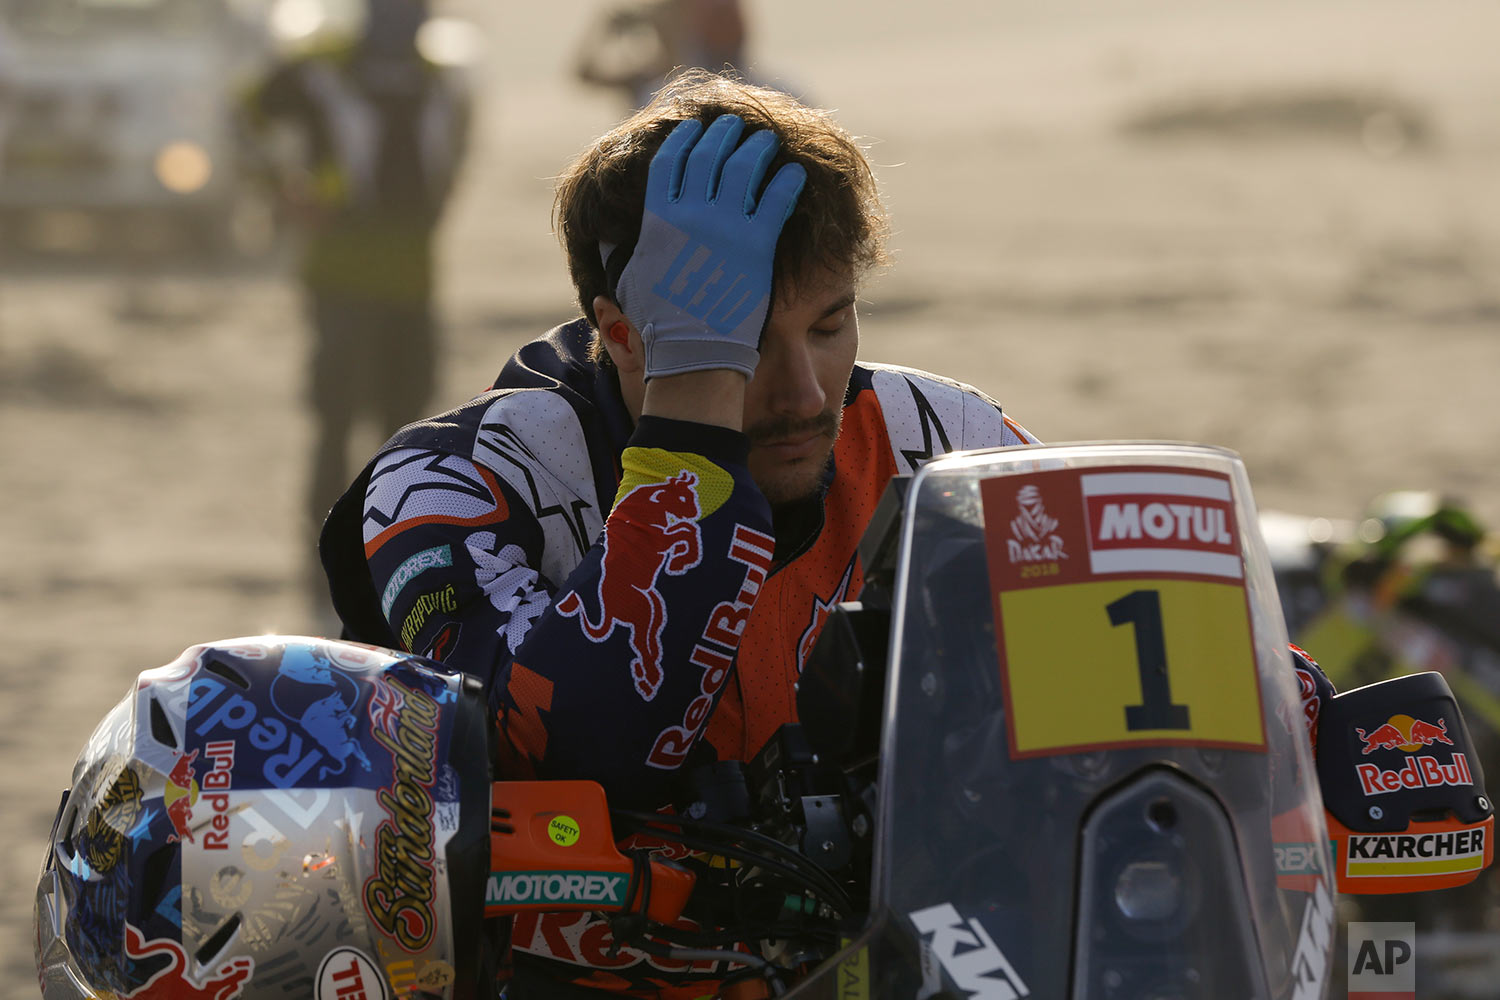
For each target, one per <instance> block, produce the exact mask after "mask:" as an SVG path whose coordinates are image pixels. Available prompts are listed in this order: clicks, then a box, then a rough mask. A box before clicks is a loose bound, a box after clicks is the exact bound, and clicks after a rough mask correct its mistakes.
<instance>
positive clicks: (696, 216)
mask: <svg viewBox="0 0 1500 1000" xmlns="http://www.w3.org/2000/svg"><path fill="white" fill-rule="evenodd" d="M744 130H745V123H744V122H743V121H741V120H740V119H739V117H737V116H735V115H720V116H719V117H718V118H717V119H715V120H714V123H713V124H712V125H710V126H709V127H708V129H707V130H706V131H705V130H704V128H703V123H702V122H700V121H697V120H696V119H689V120H688V121H685V122H682V123H681V124H679V125H678V126H677V127H676V128H675V129H673V130H672V134H671V135H669V136H667V138H666V141H665V142H663V143H662V145H661V149H659V150H658V151H657V153H656V156H655V157H653V158H652V160H651V169H650V172H649V173H648V174H647V177H646V205H645V211H644V213H643V214H642V216H641V236H640V239H639V240H638V241H637V242H636V245H635V251H634V253H632V254H631V257H630V262H629V263H628V264H626V265H625V270H624V271H623V272H622V273H621V275H620V281H619V284H618V285H617V287H616V296H617V298H618V300H619V304H620V308H621V309H622V310H623V311H624V313H625V315H626V317H627V318H628V319H629V320H630V322H631V323H633V324H634V325H635V328H636V329H637V330H639V331H640V334H641V341H642V343H643V344H644V345H645V350H646V378H648V379H651V378H657V377H660V376H662V375H678V374H681V373H683V372H691V371H703V370H707V369H718V368H730V369H733V370H735V371H738V372H742V373H744V375H745V376H746V377H747V378H748V377H749V376H751V375H753V374H754V373H755V365H756V362H758V361H759V360H760V350H759V347H760V335H761V331H762V330H763V329H764V328H765V325H766V316H767V314H768V313H769V312H770V306H771V262H772V258H773V257H774V255H775V253H776V240H777V238H778V237H779V236H780V235H781V227H782V226H783V225H784V224H785V223H786V220H787V218H788V216H790V215H791V214H792V208H793V206H795V205H796V204H797V196H798V195H799V194H800V193H801V192H802V185H803V183H804V182H805V181H806V180H807V172H806V171H805V170H803V169H802V166H801V165H800V164H796V163H788V164H786V165H785V166H783V167H782V168H781V169H780V170H778V171H777V172H776V176H775V177H773V178H772V179H771V183H770V184H769V185H767V186H766V191H765V194H764V195H762V196H761V198H760V202H759V204H757V203H756V201H755V192H756V190H757V189H758V188H759V187H760V184H761V181H762V180H764V179H765V176H766V171H767V170H769V169H770V166H771V160H772V159H773V158H774V157H775V156H776V150H777V147H778V146H780V141H779V140H778V139H777V138H776V134H775V133H774V132H772V131H770V130H769V129H762V130H760V131H758V132H754V133H752V134H751V135H750V137H749V138H748V139H746V140H745V141H744V142H743V143H741V142H740V141H739V139H740V135H741V133H743V132H744ZM700 133H701V134H702V138H701V139H700V138H699V134H700ZM736 146H738V147H739V148H737V149H736V148H735V147H736Z"/></svg>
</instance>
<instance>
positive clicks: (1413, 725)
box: [1354, 715, 1453, 754]
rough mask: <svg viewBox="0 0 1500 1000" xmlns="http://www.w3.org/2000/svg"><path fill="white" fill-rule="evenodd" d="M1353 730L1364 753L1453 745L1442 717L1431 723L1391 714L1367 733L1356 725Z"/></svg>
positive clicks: (1412, 751)
mask: <svg viewBox="0 0 1500 1000" xmlns="http://www.w3.org/2000/svg"><path fill="white" fill-rule="evenodd" d="M1354 732H1355V735H1357V736H1358V737H1359V738H1360V739H1361V740H1363V741H1364V744H1365V747H1364V751H1363V752H1364V753H1366V754H1370V753H1374V752H1375V751H1376V750H1405V751H1406V752H1407V753H1414V752H1416V751H1418V750H1420V749H1422V748H1423V747H1430V746H1432V744H1434V743H1446V744H1448V745H1449V746H1450V747H1451V746H1452V745H1453V741H1452V740H1450V739H1449V738H1448V723H1447V721H1446V720H1444V719H1438V721H1437V725H1433V724H1432V723H1430V722H1424V721H1422V720H1421V719H1413V718H1412V717H1411V716H1409V715H1393V716H1391V717H1390V718H1389V719H1387V720H1386V721H1385V724H1384V725H1381V726H1378V727H1376V728H1375V729H1373V730H1371V731H1370V732H1368V733H1367V732H1365V731H1364V730H1363V729H1360V728H1359V727H1357V726H1356V727H1355V729H1354Z"/></svg>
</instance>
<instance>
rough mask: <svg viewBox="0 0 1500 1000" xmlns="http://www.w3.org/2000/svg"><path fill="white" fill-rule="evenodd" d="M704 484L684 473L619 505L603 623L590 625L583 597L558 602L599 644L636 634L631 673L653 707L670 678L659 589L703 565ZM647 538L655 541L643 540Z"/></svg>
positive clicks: (608, 540) (608, 537)
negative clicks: (666, 579) (618, 631)
mask: <svg viewBox="0 0 1500 1000" xmlns="http://www.w3.org/2000/svg"><path fill="white" fill-rule="evenodd" d="M697 485H698V477H697V475H696V474H694V473H692V472H688V471H686V470H684V471H683V472H680V473H678V474H677V475H675V476H673V477H672V478H670V479H668V480H666V481H665V482H660V483H645V484H643V485H641V486H637V487H636V488H635V489H633V490H631V491H630V492H629V493H627V494H625V496H624V497H622V498H621V499H620V501H619V503H617V504H615V507H614V510H612V511H610V515H609V524H608V527H607V530H606V531H605V533H604V556H603V561H602V564H601V566H600V569H599V618H598V620H597V621H594V620H592V619H590V617H589V614H588V609H586V608H585V607H584V606H583V600H582V599H581V598H580V597H579V596H578V592H577V591H569V592H568V594H567V595H565V596H564V597H563V599H562V600H561V601H559V602H558V603H557V610H558V611H559V612H560V613H561V614H564V615H570V616H575V617H577V618H578V622H579V624H580V625H581V626H582V628H583V634H584V635H586V636H588V637H589V639H590V640H592V641H594V642H604V641H605V640H606V639H608V638H609V637H610V636H611V635H613V634H614V631H615V628H616V627H619V628H623V629H625V630H626V631H628V632H629V633H630V648H631V650H632V651H633V652H634V653H635V656H634V658H633V659H632V660H631V662H630V673H631V677H632V679H633V680H634V682H635V690H636V693H637V694H639V695H640V696H641V698H642V699H644V700H646V701H650V700H651V699H653V698H655V697H656V692H657V691H658V690H660V689H661V682H662V678H663V674H662V669H661V637H662V632H663V631H664V630H665V629H666V626H667V602H666V600H665V599H664V598H663V597H662V596H661V592H660V591H658V590H657V589H656V583H657V580H658V578H659V577H660V576H661V574H663V573H667V574H668V575H671V576H681V575H682V574H684V573H686V572H687V571H688V570H690V569H692V568H693V567H695V566H697V565H698V562H699V560H700V559H701V558H702V552H703V535H702V532H701V531H700V529H699V527H698V518H699V516H700V514H701V508H700V507H699V505H698V493H697V491H696V489H695V487H696V486H697ZM642 532H645V533H646V534H647V536H648V537H647V538H644V539H643V538H641V533H642ZM625 538H629V542H628V543H623V539H625ZM648 553H649V554H650V555H647V554H648Z"/></svg>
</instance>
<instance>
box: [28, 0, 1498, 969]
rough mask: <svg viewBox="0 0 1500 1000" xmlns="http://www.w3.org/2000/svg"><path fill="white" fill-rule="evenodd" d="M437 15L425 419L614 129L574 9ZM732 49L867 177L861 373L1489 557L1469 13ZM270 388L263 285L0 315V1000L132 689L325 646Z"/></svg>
mask: <svg viewBox="0 0 1500 1000" xmlns="http://www.w3.org/2000/svg"><path fill="white" fill-rule="evenodd" d="M523 7H524V8H525V9H524V10H520V9H517V8H523ZM454 9H456V10H457V11H458V12H460V13H465V14H467V15H468V16H470V17H471V18H473V19H474V20H475V21H476V22H478V23H479V24H480V25H481V26H482V27H483V28H484V29H485V31H486V32H487V34H488V37H489V39H490V49H489V54H488V58H487V60H486V63H485V66H484V67H483V71H482V75H481V77H480V86H481V89H482V95H483V103H482V106H481V114H482V121H481V129H480V136H479V148H478V151H477V153H476V157H475V160H474V162H473V164H472V169H471V171H470V172H469V174H468V176H467V178H466V181H465V185H464V188H463V191H462V194H461V197H460V199H459V201H458V203H457V205H456V206H455V209H454V214H453V217H452V220H451V225H450V226H449V228H448V230H447V231H446V233H445V281H446V290H447V294H446V307H445V311H446V319H447V324H446V326H447V335H448V341H447V343H448V353H447V356H446V360H445V365H444V369H443V377H442V389H441V395H442V402H443V404H444V405H445V406H446V405H448V404H450V403H453V402H456V401H458V400H460V399H462V398H464V397H466V396H467V395H468V394H470V393H472V392H474V391H477V390H478V389H480V388H482V387H483V386H484V385H485V384H487V383H488V381H489V380H490V378H491V377H492V376H493V373H494V371H495V370H496V368H497V366H498V365H499V363H500V362H501V361H502V360H503V359H504V358H505V357H506V356H507V355H508V354H509V353H510V351H511V350H513V349H514V348H515V347H516V346H517V345H519V344H520V343H522V342H523V341H524V340H525V339H527V338H529V337H530V336H532V335H534V334H536V333H538V332H540V331H542V330H543V329H545V328H547V327H548V326H550V325H552V324H553V323H555V322H559V321H561V320H564V319H567V318H569V317H570V316H571V315H572V310H571V305H570V303H571V290H570V288H569V287H568V286H567V284H566V279H565V275H564V272H563V268H562V263H561V254H560V252H559V251H558V250H557V248H556V244H555V242H554V241H553V239H552V236H551V234H550V230H549V215H548V212H549V204H550V185H549V182H548V177H549V176H550V175H552V174H553V173H554V172H555V171H556V170H557V169H558V168H559V166H560V165H561V164H562V163H563V162H564V161H565V160H566V159H567V158H568V156H569V155H570V153H571V152H572V151H573V150H575V149H577V148H578V147H580V146H582V145H583V144H584V143H586V142H587V141H588V140H589V139H590V138H591V137H592V136H594V135H595V134H597V133H598V132H600V131H602V130H603V129H604V128H606V127H607V126H608V125H609V124H610V123H611V121H612V120H613V119H614V117H615V116H616V115H617V113H618V112H619V111H620V110H621V108H620V106H619V105H618V104H616V103H615V102H614V101H613V100H612V98H611V97H610V96H609V95H605V94H600V93H597V92H591V91H588V90H585V89H583V88H581V87H580V86H578V85H576V84H574V83H573V82H571V81H570V80H569V78H568V76H567V72H566V68H565V67H566V66H567V63H568V60H569V51H570V48H571V46H572V44H573V40H574V38H575V37H576V36H577V33H578V28H579V25H580V24H581V20H582V18H583V17H584V16H585V14H586V12H587V11H588V10H589V9H590V8H589V6H588V5H585V4H584V3H583V2H582V0H558V2H554V3H548V4H525V5H517V4H505V5H499V4H494V5H490V4H485V3H481V2H480V0H470V2H469V3H468V4H467V6H457V7H456V8H454ZM751 9H752V11H753V13H754V14H755V22H754V27H755V29H756V45H755V53H756V55H757V57H758V59H757V61H758V63H759V65H760V66H761V68H762V71H763V72H765V73H767V74H769V75H773V76H775V75H781V76H784V77H785V78H786V79H787V80H788V81H791V82H792V83H793V84H794V85H795V86H797V87H799V88H801V89H802V91H803V92H804V93H806V94H808V95H809V96H810V98H811V99H812V100H813V101H814V102H816V103H821V104H824V105H827V106H831V107H835V108H837V109H839V111H840V116H841V118H842V120H843V121H844V122H845V123H846V124H847V125H848V126H849V127H850V128H851V129H852V130H854V131H855V132H857V133H859V134H861V135H863V136H866V137H868V138H869V139H870V140H871V141H872V142H873V144H874V145H873V156H874V159H875V160H876V162H877V163H878V165H879V167H878V172H879V175H880V177H881V180H882V182H883V185H884V187H885V190H886V193H887V196H888V201H889V205H890V208H891V210H892V212H893V214H894V218H895V229H896V232H895V240H894V245H895V247H896V249H897V253H898V264H897V266H896V267H895V268H894V269H893V270H891V271H890V272H889V273H887V274H885V275H882V276H880V277H879V278H878V279H877V280H875V281H873V282H872V283H871V285H870V287H869V288H868V290H867V295H866V301H865V302H864V304H863V305H862V332H863V336H864V344H863V347H862V353H863V356H865V357H867V358H870V359H878V360H887V361H895V362H899V363H905V364H913V365H917V366H921V367H927V368H931V369H934V370H937V371H941V372H946V373H950V374H954V375H957V376H959V377H962V378H965V379H967V380H969V381H971V382H973V383H974V384H976V385H978V386H980V387H981V388H983V389H985V390H986V391H988V392H990V393H991V394H992V395H994V396H996V397H997V398H999V399H1001V400H1002V401H1003V402H1004V403H1005V405H1006V408H1007V410H1009V411H1010V412H1011V413H1013V414H1014V415H1015V416H1016V417H1017V418H1018V419H1020V420H1021V421H1022V422H1023V423H1025V424H1026V425H1027V426H1029V427H1030V428H1031V429H1032V430H1033V431H1034V432H1036V433H1037V434H1038V435H1040V436H1041V437H1043V438H1044V439H1046V440H1049V441H1064V440H1079V439H1096V438H1172V439H1181V440H1194V441H1203V442H1209V443H1214V444H1220V445H1226V446H1228V447H1231V448H1234V449H1236V450H1238V451H1239V452H1240V453H1241V454H1242V455H1243V456H1244V458H1245V461H1246V463H1247V465H1248V467H1249V470H1250V474H1251V478H1252V482H1253V483H1254V486H1255V490H1256V496H1257V499H1258V501H1259V503H1260V505H1261V506H1262V507H1276V508H1281V509H1285V510H1293V511H1299V512H1306V513H1319V514H1325V515H1329V516H1339V517H1343V516H1354V515H1355V514H1357V512H1358V511H1359V509H1360V507H1361V505H1362V504H1363V503H1364V502H1365V501H1366V500H1367V499H1368V498H1369V497H1371V496H1372V495H1373V494H1375V493H1376V492H1378V491H1381V490H1385V489H1392V488H1398V487H1414V486H1415V487H1430V488H1436V489H1441V490H1446V491H1451V492H1454V493H1457V494H1459V495H1462V496H1464V497H1466V498H1467V499H1468V500H1469V501H1470V502H1471V503H1472V505H1473V506H1474V508H1475V509H1476V510H1477V511H1478V512H1479V513H1480V514H1481V515H1482V516H1484V517H1485V518H1487V519H1488V521H1489V522H1490V523H1491V524H1500V463H1497V462H1496V461H1495V459H1496V457H1497V455H1500V419H1497V407H1496V403H1495V399H1494V395H1493V391H1492V390H1493V383H1494V380H1495V375H1496V373H1497V372H1500V337H1497V325H1500V193H1497V187H1496V184H1495V180H1494V178H1495V177H1496V176H1500V173H1497V171H1500V118H1496V117H1495V115H1494V108H1495V107H1496V106H1497V102H1500V60H1496V59H1495V58H1494V57H1493V39H1494V38H1495V37H1496V35H1497V31H1500V9H1497V8H1495V7H1494V6H1493V5H1490V4H1486V3H1482V2H1474V3H1465V2H1458V0H1429V2H1427V3H1424V4H1420V5H1411V4H1406V3H1396V2H1387V0H1361V2H1350V3H1342V2H1329V0H1323V2H1317V3H1306V2H1285V0H1277V2H1266V3H1259V4H1253V5H1252V4H1237V5H1228V4H1212V5H1210V4H1196V3H1188V2H1185V0H1142V2H1135V3H1130V4H1110V5H1104V4H1085V3H1071V2H1070V3H1058V2H1056V0H1052V2H1041V0H1036V2H1026V3H1014V2H1008V3H979V2H974V3H961V2H958V0H936V2H929V3H925V4H913V3H903V2H897V0H867V2H865V3H862V4H858V5H855V4H843V3H839V4H835V3H824V4H812V3H807V2H806V0H760V2H759V3H755V4H753V5H751ZM856 12H857V13H856ZM851 17H853V18H856V20H854V21H852V22H851V21H850V18H851ZM1319 95H1323V96H1324V97H1327V96H1328V95H1332V99H1331V100H1325V101H1323V102H1322V103H1319V102H1318V101H1316V100H1314V98H1317V97H1318V96H1319ZM1397 101H1399V102H1401V103H1394V102H1397ZM1181 102H1189V103H1190V104H1192V105H1193V106H1195V107H1197V108H1198V109H1200V110H1202V109H1205V108H1206V109H1208V110H1209V111H1210V112H1211V113H1209V114H1200V115H1196V116H1195V115H1192V114H1188V113H1186V111H1185V110H1184V109H1185V106H1184V105H1183V104H1182V103H1181ZM1361 102H1363V103H1361ZM1257 107H1258V108H1260V109H1261V112H1262V113H1261V114H1260V115H1259V116H1258V117H1255V118H1254V121H1253V122H1252V123H1251V124H1250V125H1246V121H1247V117H1249V116H1247V113H1246V109H1247V108H1257ZM1407 108H1410V109H1413V110H1412V111H1411V112H1410V114H1411V115H1412V116H1413V117H1411V118H1409V119H1408V118H1403V117H1402V116H1403V115H1405V114H1407V113H1408V112H1407V111H1406V110H1405V109H1407ZM1381 109H1384V111H1383V112H1382V110H1381ZM1153 114H1155V117H1154V118H1153V117H1151V115H1153ZM1403 121H1407V122H1409V123H1420V124H1422V125H1423V126H1424V127H1425V129H1426V131H1425V132H1424V131H1420V130H1417V129H1416V126H1415V125H1411V126H1409V127H1408V128H1407V130H1406V131H1402V124H1401V123H1402V122H1403ZM1131 122H1135V123H1136V126H1137V127H1135V128H1130V127H1128V125H1129V124H1130V123H1131ZM1153 123H1154V127H1153ZM1174 125H1178V126H1182V127H1181V128H1173V127H1172V126H1174ZM1403 142H1404V145H1403ZM303 358H304V337H303V331H302V327H301V317H300V315H299V312H298V304H297V300H296V298H295V296H294V294H293V293H292V291H291V290H290V289H289V288H288V287H287V286H286V285H285V284H284V283H283V282H282V281H280V280H278V279H277V278H276V277H274V276H260V277H243V276H241V277H222V276H220V277H201V276H200V277H196V278H191V277H181V276H178V277H173V276H170V275H162V276H145V277H139V276H138V277H134V278H130V277H125V276H121V275H109V274H104V275H99V274H92V275H78V274H73V275H71V276H70V275H68V274H61V273H56V274H36V273H27V274H24V275H19V274H9V275H6V276H5V277H4V279H3V280H0V509H3V510H4V517H3V518H0V622H3V630H4V644H3V647H0V694H3V697H0V801H3V802H4V803H5V813H4V816H5V828H6V833H7V845H8V849H7V850H6V852H5V854H4V857H3V858H0V995H4V996H12V995H13V996H16V997H22V996H32V995H34V993H33V990H34V986H33V985H32V984H33V983H34V978H33V972H32V968H33V967H32V961H31V948H30V944H29V942H30V920H31V894H32V891H33V887H34V885H35V877H36V872H37V869H38V864H39V862H40V860H41V858H42V854H43V841H44V838H45V835H46V832H47V830H48V826H49V822H50V820H51V818H52V815H53V812H54V810H55V809H56V806H57V796H58V793H59V791H60V790H61V789H62V788H63V787H64V785H65V784H66V783H67V781H68V775H69V771H70V768H71V765H72V761H73V759H74V757H75V755H76V753H77V751H78V748H79V747H80V746H81V745H82V742H83V740H84V738H85V737H86V735H87V733H88V732H89V730H90V729H91V728H92V726H93V724H94V722H95V721H96V720H97V718H98V717H99V716H100V715H101V714H102V713H103V712H104V711H105V710H106V709H107V708H108V707H109V706H110V705H111V704H112V703H113V702H114V701H115V700H117V699H118V698H119V697H120V696H121V695H122V694H123V693H124V691H125V690H126V687H127V685H128V684H129V682H130V680H131V679H132V678H133V677H134V675H135V674H136V672H138V671H139V670H142V669H145V668H148V667H152V666H155V665H158V664H161V663H164V662H166V661H168V660H170V659H171V658H172V657H174V656H175V655H176V653H177V652H179V651H180V650H181V649H182V648H183V647H184V646H186V645H189V644H191V643H193V642H197V641H201V640H206V639H211V638H218V637H224V636H230V635H242V634H247V633H255V632H260V631H264V630H273V629H274V630H284V631H304V630H316V629H319V628H322V627H323V623H322V622H321V621H320V620H319V619H318V618H317V617H316V616H315V615H314V614H313V613H312V612H311V611H310V610H309V607H308V605H307V602H306V601H305V600H304V599H303V595H302V592H301V591H300V589H299V583H298V575H299V571H300V567H301V565H302V560H303V545H304V539H303V537H302V535H301V534H300V532H299V525H298V521H297V517H298V512H299V510H300V506H299V505H300V497H301V493H302V488H303V480H304V463H305V459H304V455H305V454H306V452H307V448H308V442H309V440H310V433H311V431H310V425H309V421H308V419H307V417H306V416H305V414H304V413H303V411H302V409H301V406H300V399H301V379H302V368H303ZM373 443H374V442H373V441H370V442H366V443H365V444H362V445H361V450H362V451H363V450H367V449H368V448H369V447H371V446H373ZM1339 957H1340V959H1341V958H1342V956H1339Z"/></svg>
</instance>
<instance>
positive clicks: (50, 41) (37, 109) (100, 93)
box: [0, 0, 274, 258]
mask: <svg viewBox="0 0 1500 1000" xmlns="http://www.w3.org/2000/svg"><path fill="white" fill-rule="evenodd" d="M260 7H261V5H260V4H258V3H257V2H255V0H250V2H242V3H235V2H233V0H0V26H3V28H0V30H3V31H4V33H5V34H7V35H8V36H9V42H8V45H7V46H6V50H0V66H3V67H4V68H3V69H0V80H4V83H3V84H0V249H3V250H5V251H11V252H16V251H19V252H35V251H40V252H52V253H57V252H68V253H106V254H130V255H140V254H169V253H178V254H191V255H193V256H194V257H195V258H201V256H202V255H203V254H205V253H211V254H214V255H221V254H230V255H245V254H251V253H254V252H259V251H264V250H266V249H268V248H269V247H270V245H271V244H272V242H273V230H274V221H273V220H274V215H273V213H272V211H271V208H270V200H269V197H268V196H266V195H263V194H262V192H261V191H260V190H259V188H258V186H257V184H256V183H255V180H254V173H253V171H252V170H251V169H250V168H249V167H248V164H249V163H250V162H251V160H250V159H249V158H248V157H247V155H246V154H247V148H246V142H245V140H244V138H243V137H242V136H241V135H240V134H239V132H238V131H237V129H236V125H235V117H234V116H233V115H232V114H230V113H229V112H230V110H231V109H232V106H233V102H234V101H235V99H236V95H237V92H238V88H240V87H242V86H243V85H244V81H245V80H246V79H247V78H248V77H249V76H250V75H251V74H252V73H253V72H254V71H255V70H256V69H257V68H258V67H260V66H262V65H264V63H265V62H266V60H267V59H268V58H269V56H270V47H271V45H270V38H269V35H268V33H267V32H266V30H265V29H264V28H263V27H262V25H263V24H264V19H263V18H262V17H261V16H259V15H260V13H261V10H260Z"/></svg>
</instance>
